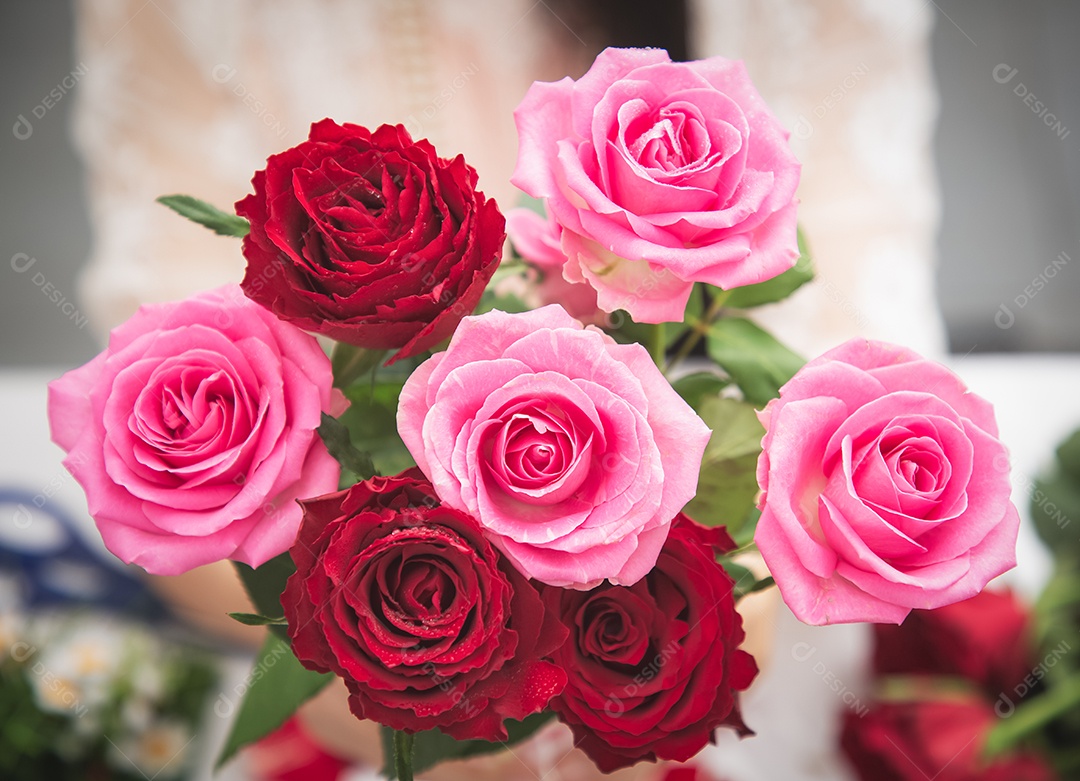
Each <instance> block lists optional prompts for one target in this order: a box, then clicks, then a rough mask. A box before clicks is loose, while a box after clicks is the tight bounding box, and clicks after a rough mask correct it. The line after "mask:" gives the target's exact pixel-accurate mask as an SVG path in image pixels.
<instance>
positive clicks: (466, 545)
mask: <svg viewBox="0 0 1080 781" xmlns="http://www.w3.org/2000/svg"><path fill="white" fill-rule="evenodd" d="M422 478H423V475H422V474H421V473H420V471H419V470H418V469H412V470H409V471H408V472H404V473H402V474H401V475H398V476H397V477H375V478H372V479H371V480H367V481H365V482H363V483H358V484H356V485H354V486H352V487H351V488H349V489H348V490H345V491H339V492H338V493H334V494H329V495H327V496H322V497H319V498H318V499H311V500H308V501H306V502H302V503H301V504H303V507H304V520H303V522H302V524H301V526H300V533H299V535H298V537H297V540H296V544H295V545H294V546H293V548H292V550H291V551H290V553H291V555H292V558H293V561H294V562H295V563H296V574H295V575H293V576H292V577H291V578H289V582H288V585H287V586H286V587H285V591H284V593H283V594H282V598H281V601H282V604H283V605H284V607H285V615H286V616H287V618H288V622H289V635H290V637H291V638H292V644H293V652H294V653H295V654H296V656H297V658H299V659H300V661H301V663H303V665H304V666H305V667H307V668H308V669H311V670H318V671H320V672H327V671H331V672H334V673H336V674H337V675H339V676H341V677H342V678H343V679H344V680H345V683H346V685H347V686H348V689H349V692H350V697H349V705H350V708H351V709H352V712H353V713H354V714H356V715H357V716H358V717H359V718H367V719H372V720H374V721H378V722H380V723H382V724H385V725H387V726H389V727H393V728H394V729H402V730H405V731H407V732H417V731H420V730H425V729H431V728H433V727H438V728H440V729H441V730H442V731H443V732H445V733H446V734H448V735H450V736H452V737H455V738H458V739H459V740H465V739H471V738H478V739H483V740H506V739H507V733H506V728H505V727H504V726H503V720H504V719H507V718H510V719H522V718H524V717H525V716H528V715H529V714H531V713H536V712H537V711H540V710H542V709H543V708H544V707H545V706H546V705H547V704H548V700H550V699H551V697H552V695H554V694H558V693H559V692H560V691H561V690H562V688H563V685H564V684H565V682H566V675H565V673H563V671H562V670H560V669H559V668H558V667H556V666H555V665H554V664H552V663H551V662H548V661H543V660H542V657H545V656H548V655H550V653H551V652H552V651H553V650H554V649H555V648H556V647H558V646H559V645H560V644H561V643H562V641H563V639H564V638H565V637H566V634H567V633H566V630H565V628H563V627H562V626H561V625H560V624H559V622H558V619H557V616H555V615H553V614H551V613H550V612H549V611H546V610H545V608H544V603H543V601H542V600H541V598H540V595H539V594H538V593H537V592H536V590H535V589H534V588H533V587H532V586H531V585H529V583H528V581H526V580H525V578H524V577H522V576H521V575H520V574H518V572H517V570H515V569H514V568H513V567H512V566H511V565H510V563H509V562H508V561H507V560H506V559H505V558H503V556H502V555H501V554H500V553H499V552H498V551H497V550H496V549H495V548H493V547H492V546H491V545H490V544H489V543H488V542H487V540H486V539H484V536H483V534H482V533H481V529H480V526H479V524H477V522H476V521H475V520H473V519H472V518H470V517H469V516H468V515H465V514H464V513H462V512H458V511H457V510H453V509H450V508H448V507H441V506H439V504H438V500H437V499H436V498H435V493H434V491H433V490H432V488H431V484H430V483H428V482H427V481H425V480H423V479H422Z"/></svg>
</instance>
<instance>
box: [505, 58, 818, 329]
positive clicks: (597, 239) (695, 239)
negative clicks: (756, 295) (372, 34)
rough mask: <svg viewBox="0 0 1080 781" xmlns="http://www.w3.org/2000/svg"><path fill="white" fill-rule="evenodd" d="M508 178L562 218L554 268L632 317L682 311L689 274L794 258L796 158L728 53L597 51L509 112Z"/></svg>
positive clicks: (783, 265) (708, 275)
mask: <svg viewBox="0 0 1080 781" xmlns="http://www.w3.org/2000/svg"><path fill="white" fill-rule="evenodd" d="M514 118H515V121H516V122H517V128H518V137H519V146H518V160H517V168H516V170H515V171H514V176H513V178H512V181H513V182H514V184H516V185H517V186H518V187H520V188H521V189H522V190H524V191H525V192H527V193H529V194H530V195H532V196H534V197H537V198H544V199H545V200H546V202H547V209H548V211H549V212H550V213H551V214H552V215H553V217H554V218H555V220H556V221H557V222H558V223H559V224H560V225H561V226H562V249H563V252H564V253H565V254H566V255H567V257H568V260H567V263H566V269H565V272H564V273H565V276H566V278H567V279H568V280H570V281H572V282H582V281H584V282H588V283H589V284H590V285H592V286H593V287H595V288H596V290H597V293H598V300H599V305H600V308H601V309H603V310H605V311H607V312H613V311H615V310H616V309H625V310H626V311H627V312H629V313H630V315H631V317H633V318H634V320H637V321H638V322H644V323H659V322H665V321H678V320H682V319H683V312H684V309H685V307H686V301H687V299H688V298H689V296H690V290H691V287H692V286H693V283H694V282H708V283H709V284H712V285H717V286H719V287H721V288H726V289H727V288H734V287H740V286H742V285H749V284H753V283H756V282H763V281H765V280H767V279H770V278H772V277H774V276H776V275H778V274H780V273H781V272H783V271H785V270H787V269H789V268H791V267H792V266H793V265H794V264H795V261H796V259H797V258H798V256H799V250H798V241H797V238H796V235H795V221H796V215H795V203H796V202H795V198H794V196H795V188H796V186H797V185H798V183H799V170H800V166H799V163H798V161H797V160H796V159H795V157H794V156H793V155H792V153H791V150H790V149H789V147H788V143H787V139H788V133H787V131H786V130H785V129H784V128H783V127H782V126H781V125H780V123H779V121H778V120H777V119H776V117H774V116H773V115H772V113H771V112H770V111H769V108H768V106H766V105H765V102H764V101H763V100H762V99H761V96H760V95H759V94H758V92H757V90H756V89H755V88H754V86H753V84H751V83H750V79H749V77H748V76H747V74H746V69H745V68H744V67H743V64H742V63H741V62H736V61H732V60H727V59H724V58H723V57H713V58H711V59H707V60H700V61H696V62H680V63H673V62H671V61H670V59H669V58H668V55H667V52H665V51H664V50H662V49H606V50H605V51H603V52H602V53H601V54H600V56H599V57H597V58H596V62H594V63H593V65H592V67H591V68H590V69H589V72H588V73H586V74H585V75H584V76H582V77H581V78H580V79H578V80H577V81H576V82H575V81H573V80H572V79H570V78H565V79H563V80H562V81H558V82H536V83H535V84H533V85H532V87H530V88H529V91H528V93H526V95H525V99H524V100H523V101H522V102H521V105H520V106H519V107H518V109H517V111H516V112H514Z"/></svg>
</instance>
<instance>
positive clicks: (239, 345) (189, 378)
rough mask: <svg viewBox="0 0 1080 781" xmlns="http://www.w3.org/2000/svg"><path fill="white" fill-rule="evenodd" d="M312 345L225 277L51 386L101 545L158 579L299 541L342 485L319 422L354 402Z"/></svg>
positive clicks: (135, 325) (54, 418)
mask: <svg viewBox="0 0 1080 781" xmlns="http://www.w3.org/2000/svg"><path fill="white" fill-rule="evenodd" d="M331 385H332V377H331V371H330V361H329V359H328V358H327V357H326V355H325V354H324V353H323V351H322V349H321V348H320V347H319V344H318V342H316V341H315V339H314V338H313V337H311V336H309V335H308V334H305V333H304V332H303V331H300V330H299V329H298V328H296V327H295V326H292V325H289V324H288V323H285V322H283V321H281V320H278V319H277V318H276V317H275V316H274V315H272V314H270V312H268V311H266V310H265V309H263V308H262V307H261V306H259V305H258V304H255V303H253V302H251V301H249V300H248V299H247V298H245V297H244V294H243V293H242V292H241V290H240V288H239V286H236V285H230V286H226V287H222V288H218V289H216V290H212V291H208V292H205V293H200V294H199V295H196V296H194V297H192V298H189V299H187V300H185V301H179V302H176V303H169V304H154V305H148V306H144V307H142V308H141V309H139V311H138V312H136V313H135V315H134V316H132V318H131V319H130V320H128V321H127V322H126V323H124V324H123V325H120V326H118V327H117V328H115V329H114V330H113V331H112V333H111V334H110V337H109V346H108V348H107V349H106V350H105V351H104V352H103V353H101V354H100V355H98V356H97V357H96V358H94V360H92V361H91V362H90V363H88V364H86V365H85V366H83V367H81V368H78V369H74V370H72V371H70V372H68V373H67V374H65V375H64V376H63V377H61V378H60V379H58V380H55V381H54V382H52V383H51V384H50V385H49V403H48V408H49V425H50V427H51V429H52V438H53V441H54V442H56V443H57V444H58V445H60V447H62V448H63V449H64V450H66V451H67V458H66V459H65V460H64V465H65V466H66V467H67V468H68V470H69V471H70V472H71V474H72V475H74V477H75V479H76V480H77V481H78V482H79V484H80V485H82V487H83V490H85V491H86V498H87V503H88V505H89V508H90V515H91V516H93V518H94V521H95V522H96V523H97V527H98V530H99V531H100V532H101V536H102V538H103V539H104V541H105V545H106V547H108V549H109V550H111V551H112V552H113V553H114V554H116V555H117V556H118V557H119V558H120V559H121V560H123V561H125V562H127V563H129V564H137V565H139V566H140V567H142V568H143V569H145V570H146V571H147V572H151V573H154V574H157V575H177V574H180V573H182V572H186V571H188V570H190V569H192V568H194V567H198V566H200V565H202V564H208V563H210V562H213V561H218V560H220V559H224V558H230V559H235V560H237V561H242V562H246V563H247V564H250V565H251V566H253V567H257V566H259V565H260V564H262V563H263V562H265V561H267V560H268V559H270V558H273V557H274V556H276V555H278V554H279V553H282V552H283V551H285V550H287V549H288V548H289V546H290V545H292V543H293V541H294V539H295V537H296V530H297V528H298V527H299V525H300V517H301V509H300V506H299V505H298V504H297V503H296V500H297V499H301V498H306V497H310V496H318V495H319V494H323V493H326V492H328V491H333V490H335V489H336V488H337V483H338V475H339V471H340V469H339V467H338V464H337V462H336V461H335V460H334V459H333V458H331V456H330V455H329V454H328V453H327V452H326V448H325V447H324V445H323V443H322V441H321V440H320V438H319V435H318V434H317V433H316V431H315V429H316V427H317V426H318V425H319V422H320V417H321V414H322V412H324V411H325V412H329V413H331V414H340V412H342V411H343V410H344V407H345V405H346V402H345V400H344V397H342V396H341V394H340V392H339V391H336V390H333V389H332V387H331Z"/></svg>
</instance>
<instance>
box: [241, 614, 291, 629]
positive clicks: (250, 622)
mask: <svg viewBox="0 0 1080 781" xmlns="http://www.w3.org/2000/svg"><path fill="white" fill-rule="evenodd" d="M229 618H231V619H232V620H233V621H237V622H239V623H241V624H243V625H244V626H288V623H287V622H286V621H285V616H281V617H279V618H271V617H269V616H260V615H258V614H257V613H229Z"/></svg>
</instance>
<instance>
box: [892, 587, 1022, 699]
mask: <svg viewBox="0 0 1080 781" xmlns="http://www.w3.org/2000/svg"><path fill="white" fill-rule="evenodd" d="M1034 656H1035V653H1034V645H1033V643H1032V639H1031V624H1030V620H1029V615H1028V611H1027V608H1026V607H1025V606H1024V604H1023V603H1022V602H1021V601H1020V600H1019V599H1017V598H1016V597H1015V596H1014V595H1013V594H1012V592H1009V591H1005V592H993V591H983V592H982V593H980V594H978V595H976V596H974V597H972V598H971V599H967V600H964V601H963V602H957V603H956V604H953V605H946V606H945V607H940V608H937V609H936V610H912V611H911V613H910V614H908V617H907V618H906V619H904V623H903V624H901V625H899V626H893V625H891V624H889V625H887V624H876V625H875V626H874V670H875V672H877V674H878V675H895V674H899V675H911V674H929V675H960V676H963V677H964V678H967V679H969V680H971V681H974V682H975V683H977V684H979V686H981V687H982V688H983V689H984V690H985V691H986V692H987V693H988V694H989V695H990V697H991V699H995V698H997V697H998V695H1000V694H1001V693H1002V692H1011V691H1013V689H1014V688H1015V687H1016V686H1017V684H1019V683H1020V682H1021V681H1022V680H1024V677H1025V676H1027V675H1028V674H1029V673H1030V672H1031V670H1032V667H1033V666H1034V664H1035V662H1034Z"/></svg>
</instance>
